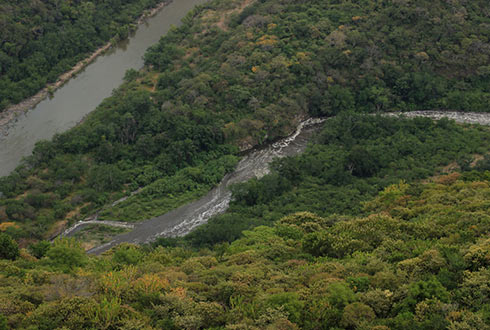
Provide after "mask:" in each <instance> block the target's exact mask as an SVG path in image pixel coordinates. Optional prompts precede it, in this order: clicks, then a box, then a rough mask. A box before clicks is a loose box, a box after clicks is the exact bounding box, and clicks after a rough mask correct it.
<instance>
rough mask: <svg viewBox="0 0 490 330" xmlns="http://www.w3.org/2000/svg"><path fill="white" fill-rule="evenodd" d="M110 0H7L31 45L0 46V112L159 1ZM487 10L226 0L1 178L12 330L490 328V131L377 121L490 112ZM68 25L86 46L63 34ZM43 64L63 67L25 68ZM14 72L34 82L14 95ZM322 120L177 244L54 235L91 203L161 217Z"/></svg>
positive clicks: (0, 294)
mask: <svg viewBox="0 0 490 330" xmlns="http://www.w3.org/2000/svg"><path fill="white" fill-rule="evenodd" d="M108 4H109V2H107V1H105V0H101V1H94V2H79V1H74V2H63V4H62V3H61V2H56V1H43V2H30V1H27V2H22V3H18V4H15V5H11V4H6V3H5V2H1V0H0V8H1V9H5V8H7V9H8V8H10V9H9V10H7V15H4V14H0V22H1V24H0V26H3V25H5V26H7V27H9V28H8V29H7V30H6V31H8V33H7V36H6V37H4V35H3V34H2V38H7V39H8V38H15V40H16V42H18V43H17V44H15V45H22V47H20V46H19V47H20V48H19V49H17V48H16V47H17V46H15V47H13V48H9V47H12V46H8V45H7V44H8V43H9V42H6V41H5V40H4V41H3V43H0V49H1V50H0V73H1V76H0V87H1V88H0V91H1V92H0V93H2V92H4V93H10V92H11V93H12V94H8V95H7V96H3V95H2V96H1V97H2V99H1V102H3V103H2V104H0V107H1V106H5V105H6V104H7V103H6V102H5V100H10V101H12V100H14V99H15V98H16V97H23V96H22V95H24V94H22V93H24V92H22V90H24V91H27V90H30V88H32V86H34V85H35V83H34V82H36V81H37V83H39V82H40V80H36V79H40V78H37V77H38V76H42V77H43V78H42V79H44V80H46V79H54V77H55V74H54V73H51V74H50V72H55V73H56V72H59V71H60V70H62V68H63V67H64V66H65V65H67V64H69V63H71V62H70V61H74V60H76V56H77V55H78V54H82V53H84V52H87V51H89V50H90V47H96V46H97V45H98V44H100V43H101V42H102V41H103V40H104V39H105V38H109V37H110V36H112V35H114V34H115V33H118V32H120V33H122V34H121V36H124V35H125V33H127V30H126V29H125V28H124V29H119V27H120V26H126V24H128V23H129V22H131V20H132V19H133V18H134V16H135V15H136V13H137V12H141V10H142V8H143V7H146V6H150V5H151V4H153V2H152V1H134V2H129V3H128V2H126V3H125V4H122V3H121V2H118V1H111V2H110V4H112V5H111V6H109V7H110V8H109V7H105V6H107V5H108ZM39 8H41V9H43V8H44V9H43V10H41V9H39ZM70 8H75V9H77V10H75V11H70V10H69V9H70ZM488 10H489V8H488V4H487V2H486V1H484V0H476V1H462V0H452V1H442V0H437V1H428V0H417V1H404V0H393V1H372V0H360V1H338V0H328V1H319V0H312V1H308V2H290V1H286V0H269V1H230V0H214V1H211V2H209V3H208V4H206V5H205V6H202V7H200V8H198V9H196V10H194V11H192V12H191V13H189V15H188V16H187V17H186V18H185V19H184V23H183V25H182V27H180V28H175V29H173V30H171V31H170V32H169V34H168V35H167V36H165V37H164V38H162V40H161V41H160V42H159V43H158V44H157V45H155V46H154V47H152V48H151V49H150V50H149V51H148V52H147V54H146V56H145V61H146V63H147V66H146V67H145V69H144V70H142V71H140V72H137V71H134V70H130V71H128V73H127V75H126V77H125V83H124V85H123V86H121V87H120V88H119V89H117V90H115V91H114V93H113V96H112V97H110V98H108V99H106V100H105V101H104V102H103V103H102V104H101V105H100V106H99V107H98V108H97V109H96V110H95V111H94V112H93V113H91V114H90V115H89V116H88V118H87V119H86V120H85V121H84V122H83V123H82V124H81V125H79V126H77V127H75V128H73V129H71V130H69V131H68V132H65V133H62V134H59V135H57V136H55V138H54V139H53V140H52V141H42V142H39V143H38V144H37V145H36V148H35V150H34V152H33V155H32V156H30V157H28V158H27V159H26V160H25V161H24V162H23V163H22V164H21V166H19V167H18V168H17V169H16V170H15V171H14V172H13V173H12V174H11V175H10V176H8V177H4V178H0V192H1V194H0V195H1V196H0V329H7V328H20V329H46V330H48V329H49V330H51V329H209V330H211V329H214V330H218V329H299V328H301V329H347V330H352V329H366V330H367V329H372V330H389V329H393V330H397V329H400V330H402V329H416V330H419V329H420V330H425V329H451V330H456V329H458V330H463V329H464V330H466V329H490V298H489V297H490V288H489V284H488V283H490V271H489V266H490V248H489V247H490V241H489V238H488V237H489V234H490V226H489V225H490V215H489V213H488V210H489V208H490V206H489V200H490V183H489V180H490V130H489V129H488V127H478V126H477V127H475V126H468V125H457V124H456V123H454V122H452V121H449V120H440V121H437V122H435V121H432V120H430V119H423V118H419V119H410V120H408V119H397V118H392V117H384V116H381V115H377V116H375V115H371V114H365V113H367V112H383V111H392V110H412V109H422V108H456V109H459V110H473V111H488V110H489V109H490V106H489V105H490V104H489V103H490V89H489V88H490V66H489V55H490V44H489V37H490V18H489V15H488ZM31 11H32V13H34V14H35V13H38V12H39V13H38V14H36V15H38V16H39V19H37V18H36V19H32V20H27V19H26V17H31V16H33V14H32V13H31ZM0 12H1V11H0ZM41 14H42V15H41ZM86 15H89V16H86ZM52 18H53V19H52ZM16 19H18V20H20V21H22V22H23V23H24V24H28V25H27V26H28V27H29V28H28V30H29V31H27V30H25V31H24V29H25V28H26V27H25V26H24V27H23V25H22V24H17V23H15V22H17V21H16ZM107 20H108V21H107ZM60 22H61V23H60ZM110 22H113V23H110ZM2 24H3V25H2ZM9 24H10V25H9ZM29 24H31V25H32V24H34V25H32V26H31V25H29ZM84 24H85V25H90V29H89V30H88V31H86V32H83V33H81V32H80V33H78V32H77V31H78V29H81V28H82V27H84V26H85V25H84ZM59 26H63V31H64V32H66V33H67V34H66V35H65V34H64V32H63V33H57V34H53V33H54V32H53V31H57V30H56V27H59ZM119 30H120V31H119ZM2 32H3V29H2ZM23 33H24V34H23ZM30 33H31V34H32V35H33V36H31V34H30ZM43 33H44V34H43ZM44 35H46V36H47V37H46V38H48V37H49V38H48V39H46V40H44V39H42V38H43V36H44ZM72 35H76V36H77V37H78V38H79V39H76V40H81V43H83V45H84V46H83V47H87V48H86V49H85V48H76V47H81V46H80V45H78V46H77V43H74V44H73V45H71V46H72V47H75V48H73V49H72V50H69V49H68V50H67V49H65V50H63V49H64V48H63V47H58V48H56V47H54V46H53V45H57V42H61V41H62V40H65V39H64V38H68V37H70V36H72ZM19 36H24V37H22V38H20V37H19ZM29 36H31V37H32V38H28V37H29ZM36 38H38V39H36ZM41 39H42V40H41ZM8 40H10V39H8ZM39 40H41V41H39ZM24 41H25V43H24ZM38 41H39V42H38ZM82 41H83V42H82ZM51 42H52V43H51ZM10 43H12V42H10ZM6 45H7V46H8V47H7V46H6ZM28 45H30V46H28ZM40 45H42V46H43V47H44V46H46V47H48V46H49V47H50V48H53V47H54V49H49V50H50V51H53V52H57V51H60V54H58V55H56V54H51V53H50V52H46V54H45V55H40V54H44V53H43V51H42V49H41V50H39V49H38V48H36V47H40ZM63 45H64V44H63ZM5 47H7V48H8V50H9V51H12V49H14V50H16V51H17V53H9V52H6V51H5V49H7V48H5ZM23 47H25V48H23ZM67 47H68V46H67ZM70 49H71V48H70ZM31 50H35V51H34V52H33V53H32V54H33V55H32V56H31V55H30V54H31V53H29V51H31ZM39 52H41V53H39ZM4 54H6V55H4ZM12 55H15V56H14V57H13V58H14V59H16V60H18V61H19V62H18V63H14V62H12V63H13V64H12V66H11V67H10V66H9V67H6V66H5V64H4V63H7V64H8V63H11V62H9V61H11V60H10V57H9V56H12ZM48 55H49V56H54V57H55V58H56V59H57V60H58V61H59V62H56V63H62V64H56V63H55V62H52V61H51V59H50V60H49V63H51V64H53V65H54V66H52V67H46V66H43V65H39V68H38V66H37V65H32V63H37V62H29V61H34V59H35V60H36V61H38V60H39V58H43V56H48ZM46 58H47V57H46ZM69 58H71V59H69ZM19 63H20V64H19ZM9 65H10V64H9ZM6 68H7V69H6ZM12 68H13V69H12ZM33 68H35V69H33ZM38 69H39V70H47V71H36V70H38ZM10 70H13V71H12V72H17V73H16V77H18V78H19V80H17V81H18V82H19V83H18V86H17V85H15V82H14V83H13V84H14V85H15V86H17V87H15V86H14V85H12V86H10V85H8V86H7V85H5V86H6V87H8V88H4V87H5V86H4V85H2V84H10V83H11V81H12V82H13V81H14V80H12V78H11V76H10V73H9V72H10ZM33 70H34V71H33ZM36 72H37V73H36ZM39 72H42V74H41V73H39ZM21 73H22V74H21ZM36 74H37V75H38V76H36ZM22 79H28V80H29V79H30V80H32V83H29V84H30V85H29V86H28V85H27V84H26V82H24V83H22V81H23V80H22ZM31 85H32V86H31ZM26 86H27V87H28V88H27V87H26ZM36 86H37V85H36ZM36 88H38V87H36ZM29 93H31V92H27V94H29ZM27 94H26V95H27ZM10 101H7V102H10ZM361 113H364V114H361ZM320 115H321V116H332V115H336V117H334V118H331V119H329V120H327V121H326V122H325V124H324V126H323V128H322V129H321V131H320V132H319V134H318V136H317V137H316V138H315V139H314V140H313V141H312V143H311V145H310V146H309V147H308V149H307V150H306V152H305V153H304V154H302V155H299V156H296V157H290V158H285V159H281V160H277V161H276V162H274V164H273V165H272V170H271V173H270V174H269V175H266V176H265V177H263V178H261V179H257V180H251V181H249V182H246V183H243V184H238V185H235V186H234V187H233V201H232V203H231V206H230V208H229V210H228V211H227V212H226V213H224V214H222V215H220V216H218V217H215V218H213V219H211V221H210V222H209V223H208V224H206V225H204V226H201V227H199V228H198V229H197V230H195V231H194V232H193V233H191V234H190V235H188V236H186V237H184V238H179V239H160V240H158V241H157V242H155V243H154V244H152V245H151V246H134V245H130V244H122V245H120V246H117V247H115V248H113V249H112V250H110V251H108V252H107V253H106V254H104V255H103V256H100V257H95V256H88V255H86V254H85V252H84V247H87V246H86V245H82V243H81V242H80V241H79V240H75V239H62V240H55V241H54V242H53V243H52V244H50V243H49V242H47V241H45V240H43V239H47V238H49V237H50V236H52V235H53V234H56V233H57V232H59V231H60V230H61V229H62V228H63V227H64V226H66V225H67V223H69V222H73V221H75V220H77V219H80V218H83V217H84V216H86V215H88V214H91V213H93V212H95V211H97V210H99V211H101V212H100V216H101V217H102V218H106V219H113V220H126V221H134V220H139V219H143V218H147V217H150V216H153V215H157V214H161V213H164V212H166V211H168V210H170V209H172V208H175V207H177V206H178V205H181V204H182V203H185V202H187V201H189V200H191V199H195V198H197V197H199V196H201V195H202V194H204V193H205V192H206V191H208V190H209V189H211V188H212V187H213V186H214V185H216V184H217V183H218V182H219V181H220V180H221V178H222V177H223V176H224V175H225V173H227V172H229V171H231V170H232V169H233V167H234V166H235V164H236V162H237V160H238V157H237V155H238V151H239V150H240V149H241V150H243V149H247V148H250V147H252V146H255V145H258V144H261V143H265V142H268V141H272V140H274V139H276V138H278V137H281V136H284V135H286V134H288V133H289V132H290V131H291V129H292V128H293V127H294V126H295V125H296V124H297V123H298V122H299V121H300V120H301V119H302V118H305V117H308V116H320ZM137 189H140V190H139V193H138V194H136V195H134V196H132V197H130V198H128V199H127V200H126V201H125V202H123V203H120V204H118V205H117V206H115V207H108V205H110V203H111V202H113V201H115V200H117V199H119V198H121V197H123V196H127V195H129V194H130V193H131V192H132V191H136V190H137ZM120 231H122V230H119V229H111V228H105V227H97V228H90V230H89V231H85V232H80V233H78V234H77V238H78V239H84V240H86V241H91V240H94V239H98V240H100V241H104V240H107V239H108V237H109V236H110V235H112V234H115V233H117V232H120ZM89 243H90V242H89Z"/></svg>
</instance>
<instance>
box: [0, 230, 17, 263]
mask: <svg viewBox="0 0 490 330" xmlns="http://www.w3.org/2000/svg"><path fill="white" fill-rule="evenodd" d="M19 254H20V253H19V246H18V245H17V242H15V241H14V240H13V239H12V238H11V237H10V236H9V235H7V234H5V233H0V259H10V260H15V259H17V257H18V256H19Z"/></svg>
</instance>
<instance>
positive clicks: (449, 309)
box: [0, 172, 490, 330]
mask: <svg viewBox="0 0 490 330" xmlns="http://www.w3.org/2000/svg"><path fill="white" fill-rule="evenodd" d="M476 173H480V175H487V177H488V175H490V173H489V172H487V174H485V172H475V173H474V174H473V175H476ZM458 177H459V174H458V173H453V174H450V175H447V176H439V177H437V178H435V179H434V180H433V181H432V182H427V183H423V184H421V183H415V184H405V183H399V184H395V185H390V186H388V187H387V188H385V189H384V190H383V191H382V192H381V193H380V194H379V195H377V196H376V197H375V198H374V199H372V200H370V201H368V202H366V203H365V204H364V206H363V210H362V212H363V213H364V214H365V216H361V217H355V216H344V217H339V216H328V217H319V216H318V215H315V214H313V213H309V212H299V213H293V214H291V215H288V216H286V217H283V218H281V219H280V220H279V221H277V222H275V224H274V225H273V226H270V227H265V226H261V227H257V228H255V229H253V230H249V231H244V232H243V237H242V238H240V239H238V240H236V241H234V242H233V243H231V244H225V245H218V246H216V247H215V248H213V249H199V250H192V249H189V248H185V247H174V248H168V247H167V248H164V247H162V246H158V247H155V248H151V249H149V248H141V247H137V246H132V245H120V246H119V247H117V248H115V249H113V250H112V251H111V252H109V253H108V254H106V255H105V256H102V257H88V256H86V255H85V254H84V252H83V249H82V248H81V247H80V246H79V245H77V244H76V242H74V241H70V240H64V241H63V240H62V241H56V242H55V243H54V244H53V245H52V246H51V247H49V248H48V249H47V250H44V251H43V252H42V253H41V255H39V250H40V249H39V248H37V249H36V250H35V251H37V252H38V257H39V258H34V257H33V256H31V255H29V253H28V251H26V250H22V251H21V256H20V257H18V258H17V260H15V261H11V260H0V317H1V318H0V320H3V322H4V324H8V325H9V326H11V327H13V328H32V329H55V328H61V327H65V328H69V329H81V328H97V329H102V328H104V329H298V328H301V329H377V330H387V329H444V328H448V329H488V328H489V325H490V300H489V297H490V292H489V288H488V283H489V277H490V273H489V268H488V267H489V266H490V258H489V256H490V250H489V246H490V244H489V242H488V234H489V231H490V227H489V224H490V218H489V214H488V201H489V197H490V185H489V182H488V179H487V180H485V181H462V180H460V179H458ZM48 246H49V245H48ZM33 252H34V251H33ZM0 324H1V323H0Z"/></svg>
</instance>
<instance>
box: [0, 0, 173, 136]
mask: <svg viewBox="0 0 490 330" xmlns="http://www.w3.org/2000/svg"><path fill="white" fill-rule="evenodd" d="M172 1H173V0H166V1H163V2H160V3H159V4H158V5H157V6H155V7H154V8H152V9H149V10H145V12H144V13H143V14H141V15H140V17H139V18H138V19H137V20H136V22H135V23H136V24H137V25H141V24H143V23H144V22H145V20H146V19H147V18H150V17H152V16H155V15H156V14H157V13H158V12H159V11H160V10H162V9H163V8H164V7H165V6H167V5H168V4H170V3H171V2H172ZM113 46H114V44H113V43H112V42H111V41H109V42H107V43H106V44H105V45H103V46H101V47H99V48H98V49H96V50H95V51H94V52H93V53H92V54H90V56H88V57H86V58H85V59H83V60H81V61H80V62H78V63H77V64H75V65H74V66H73V67H72V68H71V69H70V70H69V71H67V72H65V73H63V74H62V75H60V76H59V77H58V79H57V80H56V82H54V83H51V84H47V85H46V86H45V87H44V88H43V89H41V90H40V91H39V92H37V93H36V94H34V95H33V96H31V97H29V98H27V99H25V100H23V101H22V102H20V103H17V104H14V105H11V106H9V107H8V108H6V109H5V110H4V111H3V112H0V135H2V134H3V135H7V134H8V133H7V129H8V125H9V124H10V123H12V122H13V121H14V120H15V119H16V118H17V117H18V116H19V115H20V114H22V113H24V112H25V111H28V110H30V109H32V108H34V107H35V106H36V105H37V104H39V103H40V102H41V101H42V100H44V99H46V98H47V97H48V96H49V95H51V94H52V93H53V92H54V91H56V90H57V89H58V88H60V87H62V86H63V85H64V84H65V83H67V82H68V81H69V80H70V79H71V78H73V77H74V76H75V75H76V74H78V73H79V72H80V71H82V70H83V69H84V68H85V67H87V66H88V65H89V64H90V63H92V62H93V61H94V60H95V59H96V58H97V57H99V56H100V55H102V54H104V53H105V52H107V51H108V50H109V49H111V48H112V47H113Z"/></svg>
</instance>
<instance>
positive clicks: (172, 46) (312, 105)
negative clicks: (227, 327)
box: [0, 0, 490, 239]
mask: <svg viewBox="0 0 490 330" xmlns="http://www.w3.org/2000/svg"><path fill="white" fill-rule="evenodd" d="M486 10H487V4H486V1H483V0H480V1H471V2H464V1H451V2H447V1H436V2H434V1H417V3H412V2H406V1H396V2H390V1H387V2H383V5H381V3H378V2H375V1H362V2H360V3H352V2H343V1H309V2H306V3H294V4H293V3H290V2H288V1H279V0H273V1H267V2H260V1H257V2H251V3H250V2H241V1H230V0H227V1H211V2H209V3H208V4H206V5H205V6H201V7H199V8H197V9H196V10H194V11H192V12H191V13H189V15H187V17H186V18H185V19H184V22H183V25H182V26H181V27H179V28H175V29H172V30H171V31H170V32H169V33H168V35H167V36H165V37H163V38H162V40H161V41H160V42H159V43H158V44H157V45H155V46H154V47H151V48H150V49H149V51H148V52H147V54H146V56H145V60H146V63H147V67H146V69H145V70H143V71H141V72H136V71H134V70H131V71H129V72H128V73H127V75H126V83H125V84H124V85H123V86H122V87H121V88H119V89H118V90H116V91H115V92H114V95H113V96H112V97H110V98H108V99H107V100H105V101H104V102H103V103H102V104H101V105H100V106H99V107H98V108H97V109H96V110H95V111H94V112H93V113H92V114H91V115H90V116H89V118H88V119H87V120H86V121H85V122H84V123H83V124H81V125H79V126H78V127H76V128H74V129H72V130H70V131H68V132H66V133H63V134H59V135H57V136H56V137H55V138H54V139H53V140H52V141H49V142H46V141H44V142H40V143H38V145H37V146H36V148H35V150H34V152H33V155H32V156H31V157H29V158H28V159H27V160H26V161H25V162H24V164H23V165H22V166H20V167H19V168H18V169H17V170H16V171H14V172H13V173H12V174H11V175H10V176H9V177H6V178H2V179H0V191H1V192H2V193H3V195H4V196H5V197H6V198H3V199H0V221H3V222H12V221H14V222H16V226H10V227H9V229H8V230H9V233H10V234H11V235H13V237H15V238H21V237H24V238H32V239H39V238H42V237H48V236H50V235H51V234H54V233H56V232H57V231H59V229H60V228H61V227H62V226H63V224H65V223H66V221H68V222H70V221H74V220H76V219H80V218H83V217H84V216H86V215H88V214H90V213H92V212H94V211H95V210H98V209H99V208H100V207H102V206H103V205H104V204H107V203H108V202H110V201H113V200H116V199H118V198H120V197H122V196H124V194H127V193H129V192H130V191H134V190H136V189H137V188H139V187H147V188H146V192H145V194H141V196H138V198H135V199H133V200H134V203H133V204H132V205H130V206H126V207H125V208H123V207H122V206H121V208H119V209H116V210H108V211H106V212H105V213H104V216H106V218H108V219H111V218H114V217H115V218H124V219H129V220H133V219H135V217H138V216H139V217H142V216H150V215H154V214H156V213H159V212H164V211H166V210H168V209H170V208H173V207H176V206H178V205H180V204H182V203H184V202H186V201H188V200H190V199H192V198H196V197H197V196H200V195H201V194H202V193H203V192H204V191H205V190H207V189H209V188H210V187H212V186H213V185H214V184H216V183H217V182H218V181H219V179H220V177H221V176H222V175H223V174H224V173H225V172H226V171H228V170H230V168H231V164H233V161H232V159H231V158H226V157H230V156H231V155H235V154H236V151H237V148H236V147H238V148H240V149H246V148H250V147H252V146H254V145H257V144H260V143H264V142H268V141H271V140H274V139H276V138H278V137H281V136H284V135H286V134H288V133H289V132H291V130H292V129H293V127H294V126H295V125H296V124H297V123H298V121H299V120H300V119H301V118H304V117H307V116H318V115H327V116H328V115H335V114H338V113H342V112H345V111H351V110H353V111H356V112H373V111H388V110H389V111H391V110H410V109H421V108H431V107H438V108H456V109H460V110H473V111H475V110H478V111H487V110H488V109H489V107H488V103H489V99H490V98H489V95H490V93H489V90H488V88H489V86H490V81H489V79H490V75H489V72H490V71H489V70H488V68H489V67H488V63H489V62H488V55H489V54H488V52H489V51H488V49H489V44H488V37H489V32H488V31H490V29H488V28H487V27H488V26H489V24H490V19H489V18H488V17H487V16H486V15H485V13H486ZM101 15H102V13H101ZM1 90H10V89H4V88H2V89H1ZM357 156H358V157H360V156H362V155H357ZM223 157H225V158H223ZM220 159H221V160H220ZM223 159H227V161H226V162H225V163H226V164H225V166H221V165H218V164H221V163H222V160H223ZM210 161H214V164H217V165H216V166H211V165H206V164H208V163H209V162H210ZM157 180H158V181H157ZM151 185H153V186H152V187H150V186H151ZM166 186H172V187H175V189H176V190H175V193H174V192H173V191H172V189H173V188H172V189H167V188H166ZM155 206H158V207H157V208H155Z"/></svg>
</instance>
